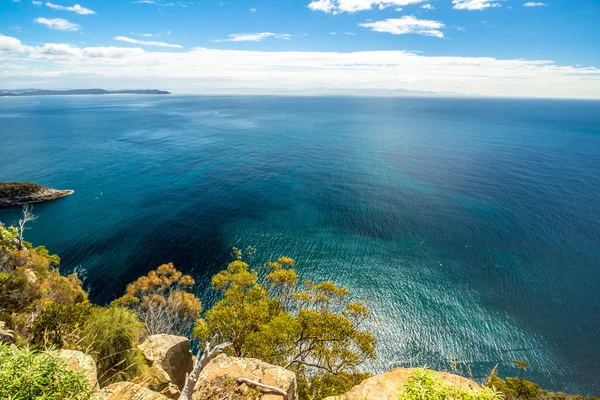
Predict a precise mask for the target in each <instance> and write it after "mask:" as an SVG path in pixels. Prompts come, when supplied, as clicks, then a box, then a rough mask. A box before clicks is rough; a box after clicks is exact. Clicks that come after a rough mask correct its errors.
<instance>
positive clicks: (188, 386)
mask: <svg viewBox="0 0 600 400" xmlns="http://www.w3.org/2000/svg"><path fill="white" fill-rule="evenodd" d="M216 339H217V337H216V335H215V336H213V338H212V339H210V340H207V341H206V345H205V346H204V352H202V356H200V354H198V357H197V358H196V362H195V363H194V369H192V373H191V374H189V375H188V376H187V377H186V380H185V386H184V387H183V390H182V391H181V396H179V400H192V394H193V393H194V389H195V388H196V384H197V383H198V378H199V377H200V372H202V370H203V369H204V367H206V366H207V365H208V363H209V362H210V361H211V360H212V359H213V358H215V357H216V356H218V355H219V354H221V353H222V352H223V351H224V350H225V349H226V348H227V347H229V346H231V343H227V342H226V343H221V344H219V345H217V346H215V347H212V343H213V342H214V341H215V340H216Z"/></svg>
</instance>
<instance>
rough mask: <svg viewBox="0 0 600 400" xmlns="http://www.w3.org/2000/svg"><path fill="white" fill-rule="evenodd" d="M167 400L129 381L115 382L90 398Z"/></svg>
mask: <svg viewBox="0 0 600 400" xmlns="http://www.w3.org/2000/svg"><path fill="white" fill-rule="evenodd" d="M125 399H127V400H169V398H168V397H166V396H164V395H162V394H160V393H156V392H153V391H152V390H150V389H148V388H145V387H143V386H140V385H138V384H135V383H131V382H117V383H113V384H112V385H108V386H107V387H105V388H104V389H102V390H100V391H98V392H96V393H94V394H93V395H92V398H91V400H125Z"/></svg>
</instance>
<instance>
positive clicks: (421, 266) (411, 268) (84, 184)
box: [0, 96, 600, 395]
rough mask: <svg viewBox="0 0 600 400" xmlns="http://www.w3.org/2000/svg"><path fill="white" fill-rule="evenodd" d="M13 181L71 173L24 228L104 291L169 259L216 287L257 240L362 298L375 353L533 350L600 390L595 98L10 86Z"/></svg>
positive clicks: (599, 150)
mask: <svg viewBox="0 0 600 400" xmlns="http://www.w3.org/2000/svg"><path fill="white" fill-rule="evenodd" d="M0 180H3V181H6V180H15V181H33V182H38V183H41V184H44V185H47V186H51V187H55V188H60V189H74V190H75V191H76V193H75V194H74V195H72V196H70V197H68V198H64V199H61V200H58V201H55V202H49V203H44V204H40V205H36V206H35V212H36V213H37V214H39V219H38V220H37V221H36V222H35V224H34V225H32V229H31V230H29V231H28V232H27V239H29V240H31V241H33V242H34V244H36V245H39V244H45V245H46V246H47V247H48V248H49V249H50V250H51V251H53V252H56V253H59V255H60V256H61V257H62V260H63V264H62V268H63V270H64V271H65V272H69V271H72V270H73V269H75V268H77V269H79V270H83V271H85V276H86V281H85V282H86V285H87V286H88V287H89V290H90V292H91V296H92V298H93V299H94V300H95V301H99V302H107V301H110V300H111V299H113V298H114V297H116V296H119V295H120V294H121V293H122V291H123V289H124V287H125V285H126V284H127V283H128V282H129V281H131V280H133V279H135V278H136V277H138V276H139V275H141V274H144V273H146V272H147V271H149V270H150V269H152V268H154V267H156V266H158V265H159V264H161V263H164V262H168V261H173V262H174V263H175V264H176V266H177V267H178V268H179V269H181V270H183V271H185V272H188V273H191V274H192V275H193V276H194V277H195V278H196V279H197V281H198V283H199V289H198V290H199V294H200V295H201V296H202V298H203V300H204V302H205V304H210V302H211V301H212V300H213V298H212V297H211V294H210V292H209V291H208V290H206V288H207V282H208V279H209V277H210V276H211V275H212V274H214V273H215V272H216V271H218V270H220V269H221V268H223V267H224V265H225V263H226V262H227V261H228V260H229V257H230V254H231V247H232V246H234V245H235V246H248V245H252V246H254V247H256V248H257V250H258V253H257V256H256V258H257V260H259V261H261V262H262V261H266V260H267V259H269V258H275V257H278V256H280V255H288V256H291V257H294V258H296V259H297V260H298V269H299V271H300V272H301V274H302V277H303V278H307V279H308V278H311V279H334V280H335V281H337V282H338V283H341V284H344V285H347V286H348V287H349V288H350V289H351V290H352V292H353V294H354V295H355V296H356V297H358V298H362V299H364V300H365V301H367V302H369V304H370V305H371V306H372V307H373V309H374V312H375V316H376V319H375V321H374V322H373V326H372V328H373V329H374V330H375V331H376V333H377V336H378V339H379V345H378V346H379V347H378V352H379V359H378V361H377V362H376V363H375V364H374V365H372V366H371V368H374V369H375V370H376V371H381V370H384V369H388V368H391V367H394V366H414V365H422V364H427V365H429V366H431V367H435V368H448V367H449V365H450V360H451V358H452V357H453V356H455V357H456V359H457V361H458V362H459V363H460V365H461V366H463V367H465V366H466V365H467V364H470V365H471V368H472V369H473V371H474V373H475V375H476V376H478V377H481V376H483V375H484V374H485V373H487V372H488V371H489V370H490V369H491V368H492V367H493V366H494V365H495V364H496V363H497V362H499V363H500V375H501V376H505V375H506V374H513V375H514V374H516V371H515V370H514V369H513V368H512V367H511V364H512V360H514V359H521V360H526V361H527V362H529V364H530V371H529V372H528V375H527V376H529V377H530V378H533V379H536V380H538V381H539V382H540V383H542V384H543V385H544V386H545V387H546V388H548V389H561V390H564V391H572V392H579V393H582V394H588V395H591V394H595V395H600V261H599V260H600V215H599V211H600V102H584V101H542V100H491V99H425V98H415V99H413V98H402V99H387V98H385V99H384V98H351V97H346V98H344V97H339V98H324V97H315V98H310V97H306V98H293V97H178V96H165V97H150V96H148V97H143V96H122V97H109V96H107V97H87V96H82V97H29V98H0ZM18 212H19V210H18V209H10V210H2V211H0V220H2V221H3V222H5V223H10V222H12V221H16V220H17V219H18Z"/></svg>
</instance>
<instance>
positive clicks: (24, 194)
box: [0, 182, 74, 207]
mask: <svg viewBox="0 0 600 400" xmlns="http://www.w3.org/2000/svg"><path fill="white" fill-rule="evenodd" d="M73 193H74V191H73V190H57V189H51V188H48V187H45V186H42V185H38V184H36V183H31V182H0V207H13V206H19V205H22V204H30V203H41V202H43V201H50V200H56V199H60V198H61V197H65V196H69V195H71V194H73Z"/></svg>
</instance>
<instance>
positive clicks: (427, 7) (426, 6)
mask: <svg viewBox="0 0 600 400" xmlns="http://www.w3.org/2000/svg"><path fill="white" fill-rule="evenodd" d="M421 8H422V9H424V10H435V7H434V6H432V5H431V4H429V3H428V4H423V5H422V6H421Z"/></svg>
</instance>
